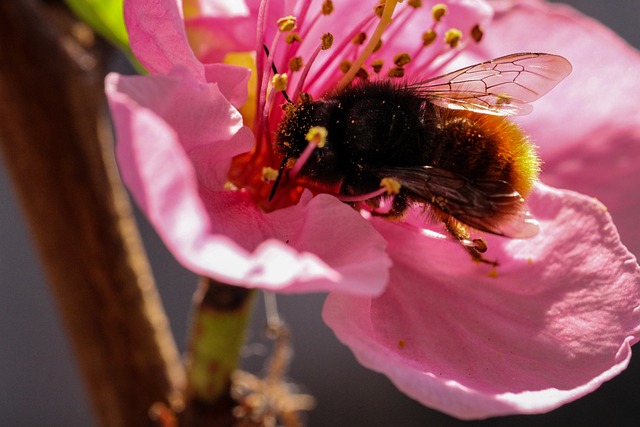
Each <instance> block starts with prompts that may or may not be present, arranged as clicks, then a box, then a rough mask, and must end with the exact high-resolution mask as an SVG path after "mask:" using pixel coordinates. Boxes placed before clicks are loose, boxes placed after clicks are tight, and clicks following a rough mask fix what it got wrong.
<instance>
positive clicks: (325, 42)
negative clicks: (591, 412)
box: [322, 33, 333, 50]
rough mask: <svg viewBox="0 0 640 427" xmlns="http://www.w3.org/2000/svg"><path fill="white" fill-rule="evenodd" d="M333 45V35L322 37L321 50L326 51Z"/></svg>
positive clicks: (326, 34)
mask: <svg viewBox="0 0 640 427" xmlns="http://www.w3.org/2000/svg"><path fill="white" fill-rule="evenodd" d="M331 45H333V34H331V33H324V34H323V35H322V50H327V49H329V48H331Z"/></svg>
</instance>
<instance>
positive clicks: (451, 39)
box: [444, 28, 462, 49]
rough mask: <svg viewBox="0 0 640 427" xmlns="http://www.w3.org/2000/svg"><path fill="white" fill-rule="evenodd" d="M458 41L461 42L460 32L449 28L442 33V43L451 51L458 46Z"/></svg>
mask: <svg viewBox="0 0 640 427" xmlns="http://www.w3.org/2000/svg"><path fill="white" fill-rule="evenodd" d="M460 40H462V31H460V30H458V29H457V28H450V29H448V30H447V32H446V33H444V42H445V43H446V44H448V45H449V46H450V47H451V48H452V49H453V48H455V47H457V46H458V45H459V44H460Z"/></svg>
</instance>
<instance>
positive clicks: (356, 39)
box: [351, 33, 367, 44]
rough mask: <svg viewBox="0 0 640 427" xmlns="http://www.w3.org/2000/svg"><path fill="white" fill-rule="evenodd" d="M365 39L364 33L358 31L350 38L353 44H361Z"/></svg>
mask: <svg viewBox="0 0 640 427" xmlns="http://www.w3.org/2000/svg"><path fill="white" fill-rule="evenodd" d="M366 39H367V34H366V33H358V34H357V35H356V36H355V37H354V38H353V39H351V42H352V43H353V44H362V43H364V41H365V40H366Z"/></svg>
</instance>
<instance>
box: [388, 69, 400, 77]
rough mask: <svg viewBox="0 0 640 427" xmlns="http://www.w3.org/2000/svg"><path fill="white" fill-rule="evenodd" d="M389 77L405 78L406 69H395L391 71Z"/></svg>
mask: <svg viewBox="0 0 640 427" xmlns="http://www.w3.org/2000/svg"><path fill="white" fill-rule="evenodd" d="M387 75H388V76H389V77H393V78H399V77H404V67H393V68H392V69H390V70H389V72H388V73H387Z"/></svg>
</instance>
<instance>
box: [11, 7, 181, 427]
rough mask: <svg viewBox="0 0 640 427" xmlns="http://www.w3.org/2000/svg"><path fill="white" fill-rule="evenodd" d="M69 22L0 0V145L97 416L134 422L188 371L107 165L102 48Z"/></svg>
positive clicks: (50, 10) (62, 15)
mask: <svg viewBox="0 0 640 427" xmlns="http://www.w3.org/2000/svg"><path fill="white" fill-rule="evenodd" d="M77 25H78V24H77V23H76V22H73V20H72V19H71V18H70V17H69V15H68V14H67V13H66V11H63V10H61V9H60V8H59V6H56V7H55V8H54V7H52V6H44V4H43V3H42V2H37V1H35V0H2V1H0V145H1V146H2V152H3V155H4V160H5V162H6V165H7V167H8V170H9V174H10V176H11V177H12V180H13V182H14V184H15V187H16V191H17V194H18V197H19V199H20V202H21V205H22V208H23V211H24V213H25V215H26V217H27V220H28V223H29V227H30V229H31V232H32V234H33V236H34V240H35V243H36V246H37V249H38V251H39V254H40V256H41V259H42V262H43V264H44V266H45V270H46V273H47V275H48V278H49V281H50V284H51V290H52V292H53V294H54V297H55V299H56V301H57V304H58V306H59V309H60V312H61V315H62V320H63V323H64V325H65V327H66V329H67V331H68V334H69V337H70V340H71V343H72V345H73V348H74V350H75V354H76V356H77V360H78V362H79V365H80V368H81V372H82V374H83V377H84V379H85V383H86V386H87V388H88V390H89V394H90V397H91V401H92V403H93V406H94V409H95V412H96V414H97V419H98V421H99V424H100V425H102V426H136V427H140V426H144V425H150V424H151V421H150V420H149V417H148V414H147V411H148V409H149V407H150V406H151V405H152V403H154V402H156V401H160V402H169V401H170V400H171V396H172V393H174V391H175V390H177V389H181V388H182V387H183V382H184V371H183V368H182V365H181V362H180V358H179V354H178V351H177V349H176V346H175V343H174V342H173V338H172V336H171V334H170V332H169V327H168V322H167V319H166V317H165V314H164V312H163V309H162V307H161V303H160V301H159V298H158V295H157V292H156V290H155V287H154V284H153V280H152V277H151V274H150V271H149V266H148V263H147V260H146V257H145V255H144V253H143V249H142V246H141V243H140V240H139V236H138V232H137V229H136V226H135V224H134V222H133V219H132V216H131V209H130V206H129V204H128V199H127V197H126V193H125V192H124V190H123V189H122V187H121V184H120V182H119V180H118V177H117V172H116V170H115V165H114V160H113V158H112V149H111V145H110V136H109V135H110V132H109V128H108V123H106V122H104V119H103V118H104V111H103V108H104V105H105V103H104V95H103V78H104V67H103V64H102V63H101V60H102V58H103V56H104V55H101V54H100V52H99V51H98V50H97V49H96V46H83V45H82V43H81V41H79V39H78V37H75V38H74V37H73V36H72V34H74V33H77V31H75V30H77V29H79V28H80V29H81V28H82V27H77ZM81 33H82V31H81ZM85 34H86V33H85ZM88 34H89V35H90V32H89V33H88ZM85 42H86V43H89V44H90V42H91V37H88V38H87V39H86V40H85Z"/></svg>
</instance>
